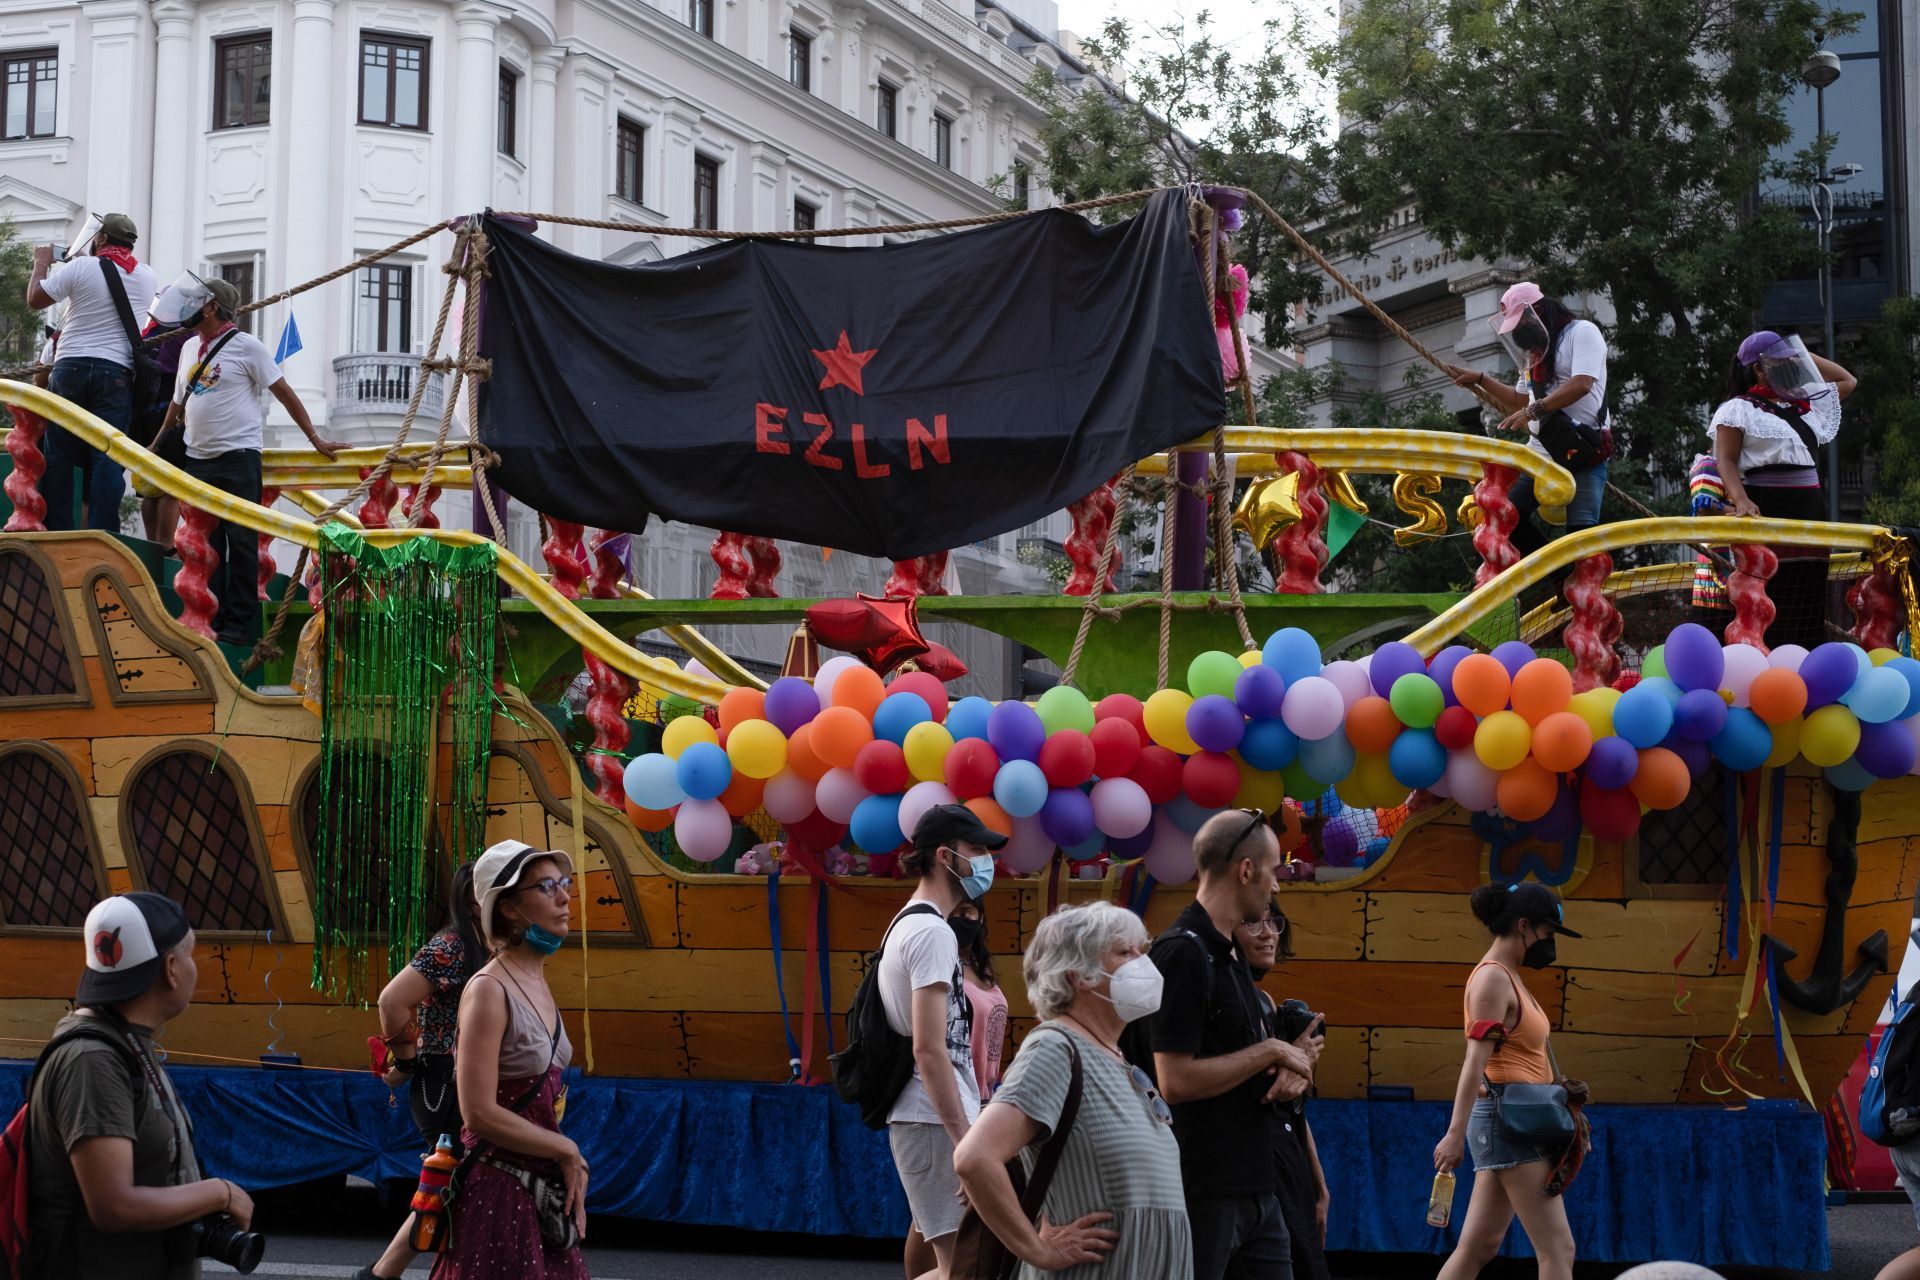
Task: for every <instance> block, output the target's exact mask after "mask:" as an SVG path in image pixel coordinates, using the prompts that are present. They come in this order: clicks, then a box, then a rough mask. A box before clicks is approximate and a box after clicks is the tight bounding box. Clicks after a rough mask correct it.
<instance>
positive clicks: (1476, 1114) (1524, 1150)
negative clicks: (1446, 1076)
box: [1467, 1098, 1551, 1173]
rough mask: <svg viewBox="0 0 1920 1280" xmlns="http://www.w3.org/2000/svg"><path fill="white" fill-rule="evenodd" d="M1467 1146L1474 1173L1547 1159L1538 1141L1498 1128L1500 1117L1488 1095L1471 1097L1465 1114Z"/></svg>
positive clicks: (1548, 1157)
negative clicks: (1512, 1134) (1470, 1112)
mask: <svg viewBox="0 0 1920 1280" xmlns="http://www.w3.org/2000/svg"><path fill="white" fill-rule="evenodd" d="M1467 1150H1468V1151H1469V1152H1471V1153H1472V1154H1473V1171H1474V1172H1475V1173H1487V1172H1489V1171H1491V1170H1494V1169H1511V1168H1513V1167H1514V1166H1516V1165H1523V1164H1532V1163H1534V1162H1535V1161H1537V1160H1547V1159H1551V1156H1550V1155H1549V1154H1548V1153H1547V1150H1546V1149H1545V1148H1544V1147H1542V1146H1541V1145H1540V1144H1539V1143H1537V1142H1524V1141H1520V1140H1518V1139H1514V1138H1509V1137H1508V1136H1507V1135H1506V1134H1504V1133H1502V1132H1501V1131H1500V1118H1499V1116H1498V1115H1497V1114H1496V1113H1495V1111H1494V1106H1493V1099H1492V1098H1476V1099H1475V1100H1474V1103H1473V1114H1472V1115H1471V1116H1469V1117H1467Z"/></svg>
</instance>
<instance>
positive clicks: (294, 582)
mask: <svg viewBox="0 0 1920 1280" xmlns="http://www.w3.org/2000/svg"><path fill="white" fill-rule="evenodd" d="M312 554H313V549H312V548H311V547H302V548H300V557H299V559H297V560H295V561H294V562H293V572H292V573H290V574H288V575H287V589H286V591H285V593H284V594H282V595H281V597H280V609H279V611H278V612H276V613H275V614H274V615H273V621H272V622H271V623H270V624H268V626H267V630H266V633H265V634H264V635H262V636H261V637H260V639H259V641H258V642H256V643H255V644H254V646H253V652H252V653H250V654H248V655H247V660H246V661H245V662H244V663H242V664H241V666H240V676H241V678H242V679H245V678H246V677H247V676H250V675H252V674H253V673H254V672H256V671H258V670H259V669H260V668H261V667H264V666H266V665H267V664H268V663H269V662H273V661H276V660H277V659H278V658H279V657H280V655H281V654H282V653H284V652H285V650H283V649H282V648H281V647H280V633H281V632H283V631H285V630H286V629H287V618H288V617H289V616H290V615H289V614H288V613H287V605H289V604H290V603H292V601H293V593H294V592H296V591H298V590H299V589H300V580H301V579H302V578H303V577H305V576H306V572H307V557H308V556H310V555H312Z"/></svg>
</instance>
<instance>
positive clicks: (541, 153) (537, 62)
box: [527, 49, 567, 240]
mask: <svg viewBox="0 0 1920 1280" xmlns="http://www.w3.org/2000/svg"><path fill="white" fill-rule="evenodd" d="M566 59H567V51H566V50H565V49H536V50H534V54H533V59H532V66H530V67H529V68H528V69H527V164H528V167H529V169H530V170H531V172H530V173H529V174H528V178H529V181H530V184H531V185H530V187H529V190H528V197H527V198H528V200H529V201H530V202H531V203H532V205H533V208H534V211H535V212H537V213H554V212H558V211H557V210H555V209H554V207H553V191H554V187H553V170H554V161H555V159H556V158H557V157H558V154H559V150H560V135H559V133H558V131H557V126H556V124H555V112H554V106H555V102H556V99H557V98H558V96H559V91H560V67H561V64H562V63H564V62H565V61H566ZM540 234H541V236H543V237H545V238H546V239H549V240H550V239H552V238H553V228H552V227H547V226H543V227H541V228H540Z"/></svg>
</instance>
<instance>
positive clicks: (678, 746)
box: [660, 716, 780, 777]
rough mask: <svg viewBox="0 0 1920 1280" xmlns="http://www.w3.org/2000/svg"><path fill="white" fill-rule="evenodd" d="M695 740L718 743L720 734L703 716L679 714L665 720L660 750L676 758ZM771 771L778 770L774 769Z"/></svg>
mask: <svg viewBox="0 0 1920 1280" xmlns="http://www.w3.org/2000/svg"><path fill="white" fill-rule="evenodd" d="M696 742H711V743H714V744H715V745H718V744H719V742H720V735H719V734H718V733H715V732H714V729H713V726H712V725H710V724H708V723H707V721H706V717H704V716H681V717H680V718H679V719H677V720H670V721H668V722H667V727H666V729H665V731H664V732H662V733H661V735H660V750H661V751H663V752H665V753H666V755H667V756H668V758H670V759H673V760H678V759H679V758H680V753H681V752H682V751H685V750H686V749H687V748H688V747H690V746H692V745H693V744H694V743H696ZM773 772H774V773H778V772H780V771H779V770H778V769H775V770H774V771H773ZM768 776H769V777H771V776H772V775H771V774H769V775H768Z"/></svg>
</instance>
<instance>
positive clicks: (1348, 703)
mask: <svg viewBox="0 0 1920 1280" xmlns="http://www.w3.org/2000/svg"><path fill="white" fill-rule="evenodd" d="M1320 678H1321V679H1322V680H1325V681H1327V682H1328V683H1329V684H1331V685H1332V686H1333V687H1334V688H1336V689H1338V690H1339V691H1340V701H1341V704H1342V705H1344V706H1345V707H1346V708H1347V709H1348V710H1352V709H1353V704H1354V703H1356V702H1358V701H1360V699H1362V698H1364V697H1366V696H1367V695H1368V694H1370V693H1372V692H1373V685H1372V684H1371V683H1370V682H1369V681H1368V679H1367V670H1366V668H1365V667H1362V666H1361V665H1360V664H1359V663H1357V662H1349V661H1348V660H1347V659H1345V658H1342V659H1340V661H1338V662H1329V663H1328V664H1327V665H1326V666H1324V667H1322V668H1321V669H1320Z"/></svg>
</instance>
